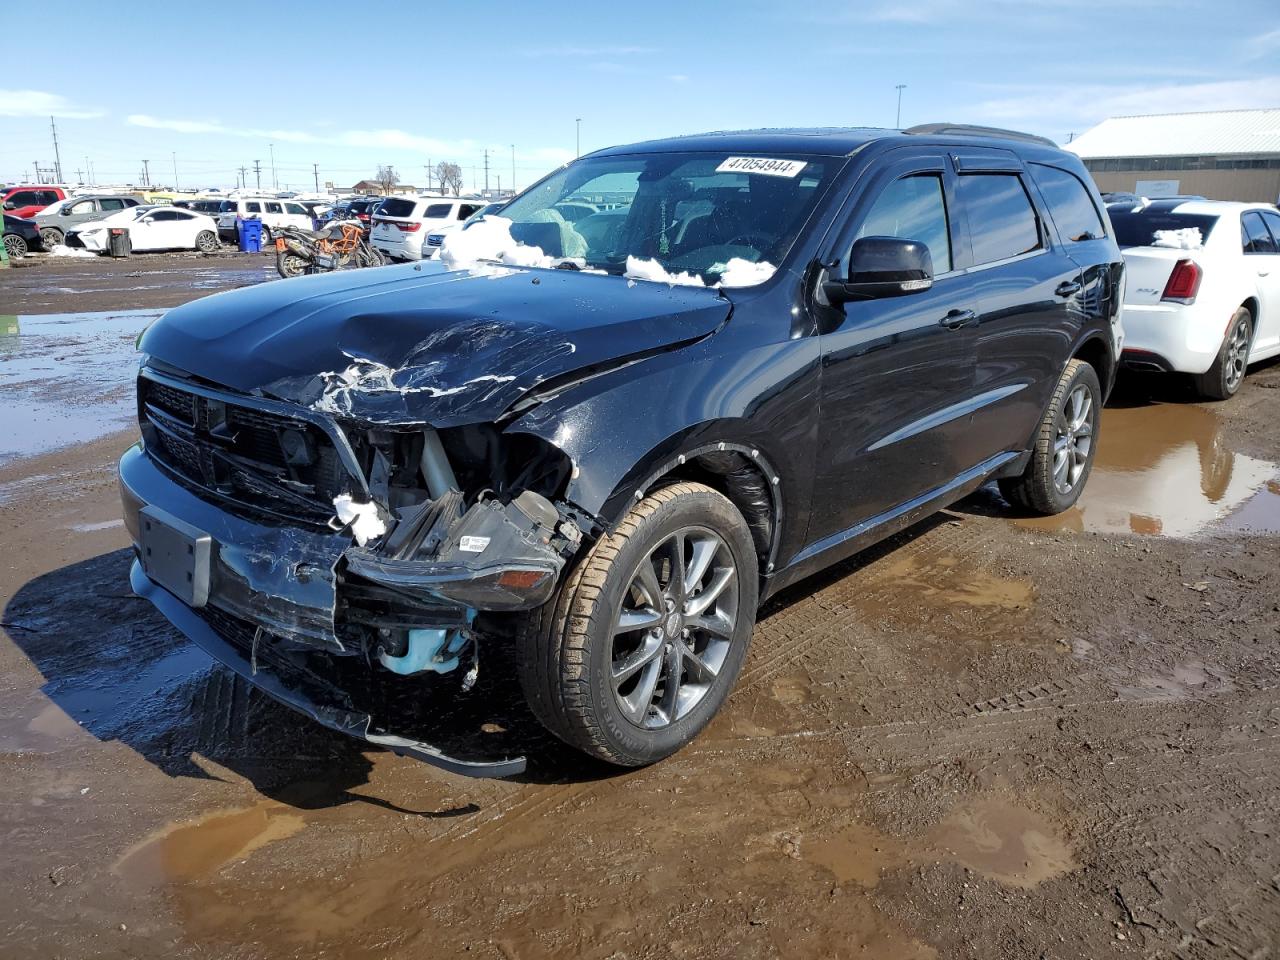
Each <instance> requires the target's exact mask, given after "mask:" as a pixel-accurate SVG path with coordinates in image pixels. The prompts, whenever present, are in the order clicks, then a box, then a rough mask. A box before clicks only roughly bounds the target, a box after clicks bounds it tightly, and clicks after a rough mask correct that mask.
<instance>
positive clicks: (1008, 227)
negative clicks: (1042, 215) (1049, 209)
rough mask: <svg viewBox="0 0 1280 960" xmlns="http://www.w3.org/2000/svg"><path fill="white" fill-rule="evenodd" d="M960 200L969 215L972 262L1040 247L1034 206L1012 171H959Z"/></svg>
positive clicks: (978, 262) (1011, 255) (1020, 179)
mask: <svg viewBox="0 0 1280 960" xmlns="http://www.w3.org/2000/svg"><path fill="white" fill-rule="evenodd" d="M960 203H961V205H962V206H963V207H964V209H965V212H966V213H967V214H968V217H969V236H970V242H971V243H972V245H973V262H974V265H975V266H977V265H980V264H984V263H994V262H996V261H997V260H1008V259H1009V258H1010V257H1017V256H1021V255H1022V254H1024V253H1030V252H1031V251H1032V250H1037V249H1039V248H1040V245H1041V244H1040V225H1039V223H1038V222H1037V220H1036V212H1035V208H1034V207H1032V206H1031V198H1030V197H1028V196H1027V189H1026V187H1024V186H1023V185H1022V178H1021V177H1019V176H1018V175H1017V174H1016V173H966V174H962V175H961V176H960Z"/></svg>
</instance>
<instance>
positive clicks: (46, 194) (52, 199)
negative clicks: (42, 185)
mask: <svg viewBox="0 0 1280 960" xmlns="http://www.w3.org/2000/svg"><path fill="white" fill-rule="evenodd" d="M61 199H62V198H61V197H60V196H58V191H57V190H41V191H40V202H41V203H43V204H44V205H45V206H46V207H47V206H49V204H51V203H57V202H58V201H59V200H61Z"/></svg>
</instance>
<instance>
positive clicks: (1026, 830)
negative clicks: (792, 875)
mask: <svg viewBox="0 0 1280 960" xmlns="http://www.w3.org/2000/svg"><path fill="white" fill-rule="evenodd" d="M800 852H801V855H802V856H803V857H804V859H805V860H807V861H808V862H810V863H813V864H815V865H817V866H819V867H821V868H822V869H824V870H826V871H828V872H829V873H830V874H831V875H832V876H833V877H834V878H835V880H836V881H837V882H838V883H841V884H854V885H856V886H858V887H860V888H862V889H864V890H871V889H874V888H875V887H876V886H878V885H879V883H880V876H881V874H882V873H883V872H884V871H886V870H889V869H893V868H896V867H920V866H924V865H926V864H931V863H938V862H942V863H952V864H957V865H959V866H962V867H965V868H967V869H969V870H972V871H973V872H974V873H976V874H978V875H979V876H982V877H985V878H987V879H988V880H994V881H995V882H996V883H999V884H1002V885H1003V886H1006V887H1016V888H1018V889H1023V890H1029V889H1031V888H1033V887H1037V886H1039V885H1040V884H1042V883H1045V882H1046V881H1048V880H1052V879H1054V878H1056V877H1060V876H1062V875H1064V874H1066V873H1069V872H1071V871H1072V870H1074V869H1076V867H1077V864H1076V862H1075V859H1074V857H1073V855H1072V852H1071V847H1070V845H1069V844H1068V843H1067V841H1066V840H1064V839H1063V837H1062V835H1061V831H1060V830H1059V828H1058V827H1056V826H1055V825H1054V824H1052V823H1050V822H1049V821H1048V820H1047V819H1046V818H1044V817H1042V816H1041V815H1039V814H1037V813H1034V812H1033V811H1031V810H1029V809H1027V808H1025V807H1022V806H1019V805H1017V804H1015V803H1013V802H1011V801H1009V800H1008V799H1006V798H1004V797H1002V796H999V795H988V796H984V797H979V798H977V799H975V800H973V801H970V802H969V803H966V804H964V805H962V806H960V807H958V808H957V809H955V810H953V811H952V812H951V813H949V814H948V815H947V816H946V817H944V818H943V820H942V821H941V822H940V823H938V824H937V826H935V827H934V828H933V829H932V830H930V831H929V832H928V833H926V834H925V835H924V836H923V837H920V838H916V839H910V840H899V839H895V838H891V837H888V836H886V835H884V834H882V833H881V832H880V831H878V830H876V829H875V828H873V827H871V826H868V825H866V824H863V823H854V824H852V825H850V826H847V827H845V828H843V829H841V830H839V831H836V832H834V833H830V834H826V833H822V834H814V835H812V836H810V837H808V838H806V840H805V842H804V843H803V845H802V846H801V851H800Z"/></svg>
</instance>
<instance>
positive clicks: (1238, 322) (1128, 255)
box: [1107, 199, 1280, 400]
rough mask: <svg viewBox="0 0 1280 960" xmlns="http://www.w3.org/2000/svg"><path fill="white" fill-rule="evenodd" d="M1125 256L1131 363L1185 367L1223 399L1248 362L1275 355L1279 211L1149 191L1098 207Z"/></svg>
mask: <svg viewBox="0 0 1280 960" xmlns="http://www.w3.org/2000/svg"><path fill="white" fill-rule="evenodd" d="M1107 213H1108V214H1109V215H1110V217H1111V223H1112V226H1113V227H1114V228H1115V233H1116V240H1117V242H1118V243H1119V244H1120V249H1121V253H1122V254H1123V255H1124V262H1125V295H1124V314H1123V316H1124V331H1125V340H1124V353H1123V354H1122V356H1121V361H1122V362H1123V363H1124V365H1125V366H1126V367H1128V368H1130V369H1136V370H1153V371H1161V372H1165V373H1189V374H1192V375H1193V376H1194V377H1195V382H1196V387H1197V389H1198V390H1199V392H1200V394H1201V396H1203V397H1205V398H1206V399H1211V400H1226V399H1227V398H1229V397H1231V396H1233V395H1234V394H1235V393H1236V391H1237V390H1239V389H1240V384H1241V383H1242V382H1243V380H1244V375H1245V369H1246V367H1248V365H1249V364H1251V363H1256V362H1257V361H1259V360H1265V359H1266V358H1267V357H1273V356H1276V355H1277V354H1280V211H1277V210H1276V208H1275V207H1274V206H1271V205H1268V204H1260V203H1230V202H1227V201H1221V200H1178V199H1170V200H1151V201H1140V202H1138V203H1136V204H1132V205H1129V204H1113V205H1111V206H1109V207H1108V208H1107Z"/></svg>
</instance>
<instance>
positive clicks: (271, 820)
mask: <svg viewBox="0 0 1280 960" xmlns="http://www.w3.org/2000/svg"><path fill="white" fill-rule="evenodd" d="M305 826H306V821H305V820H303V818H302V817H301V816H300V815H298V814H297V813H292V812H290V810H289V808H288V807H286V806H285V805H284V804H282V803H277V802H273V801H263V802H261V803H258V804H255V805H254V806H252V807H247V808H245V809H241V810H219V811H214V812H212V813H208V814H205V815H204V816H201V817H198V818H196V819H195V820H190V821H186V822H179V823H174V824H170V825H169V826H167V827H164V828H162V829H161V830H158V831H157V832H156V833H154V834H152V835H151V836H150V837H147V838H146V839H145V840H143V841H142V842H140V843H138V844H136V845H135V846H134V847H132V848H131V849H129V850H127V851H126V852H125V854H124V855H123V856H122V857H121V858H120V859H119V860H118V861H117V862H116V864H115V868H114V870H115V873H116V874H117V875H119V876H120V877H123V878H124V879H125V880H126V881H128V882H130V883H134V884H137V885H139V886H148V887H151V886H158V885H161V884H167V883H181V882H187V881H191V880H196V879H199V878H201V877H207V876H209V875H211V874H214V873H216V872H217V871H218V870H220V869H221V868H222V867H225V866H227V865H228V864H230V863H233V862H235V861H239V860H244V859H245V858H247V857H249V856H250V855H251V854H252V853H253V852H254V851H256V850H258V849H260V848H262V847H264V846H266V845H267V844H269V843H274V842H275V841H277V840H284V839H286V838H288V837H291V836H293V835H294V834H296V833H298V832H299V831H301V830H302V829H303V827H305Z"/></svg>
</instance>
